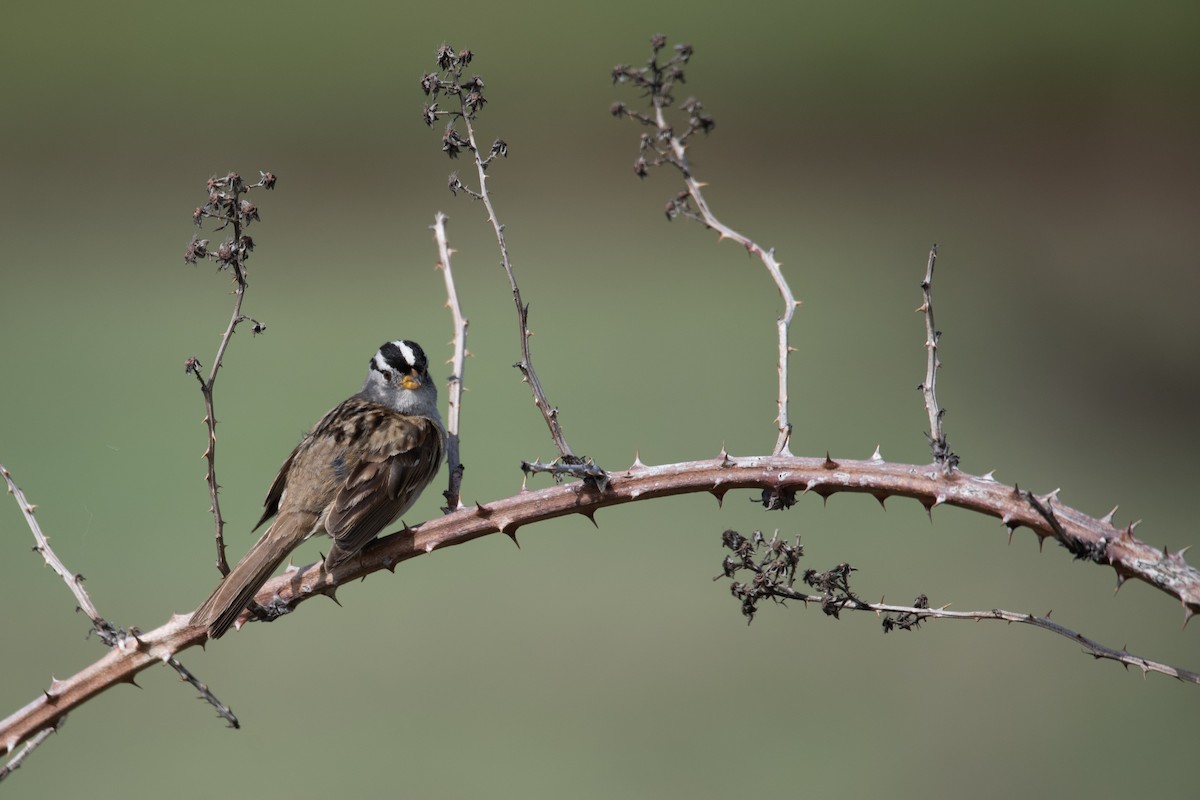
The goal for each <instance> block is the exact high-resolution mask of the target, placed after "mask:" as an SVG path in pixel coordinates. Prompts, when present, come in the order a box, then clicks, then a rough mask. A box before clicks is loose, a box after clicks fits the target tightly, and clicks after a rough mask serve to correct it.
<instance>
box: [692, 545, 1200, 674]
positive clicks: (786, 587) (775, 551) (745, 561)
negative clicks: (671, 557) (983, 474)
mask: <svg viewBox="0 0 1200 800" xmlns="http://www.w3.org/2000/svg"><path fill="white" fill-rule="evenodd" d="M721 540H722V544H723V545H724V546H725V548H726V549H728V550H730V551H732V552H733V555H732V556H726V557H725V560H724V562H723V563H722V569H721V574H720V575H717V576H716V577H715V578H713V580H714V581H715V580H720V579H721V578H731V579H734V578H737V576H738V573H739V572H743V571H747V572H750V573H752V574H753V576H754V577H753V579H752V580H750V581H748V582H742V581H738V580H733V581H732V582H731V583H730V585H729V590H730V593H731V594H732V595H733V596H734V597H735V598H737V599H738V600H739V601H740V602H741V604H742V615H743V616H745V617H746V621H747V623H750V622H753V620H754V615H755V614H756V613H758V604H759V603H760V602H761V601H762V600H764V599H769V600H774V601H775V602H777V603H780V604H783V602H784V601H786V600H799V601H800V602H802V603H804V605H805V607H807V606H808V604H809V603H815V604H817V605H819V606H820V607H821V610H822V611H823V612H824V613H825V614H826V615H827V616H831V617H833V618H835V619H837V618H839V617H840V614H841V612H842V611H847V610H848V611H873V612H874V613H875V615H876V616H877V617H880V618H881V621H882V624H883V631H884V633H888V632H890V631H894V630H902V631H912V630H916V629H917V628H919V627H920V626H921V623H922V622H924V621H925V620H927V619H957V620H973V621H976V622H978V621H980V620H995V621H1002V622H1010V623H1012V622H1015V623H1019V624H1022V625H1032V626H1034V627H1036V628H1041V629H1042V630H1046V631H1050V632H1051V633H1055V634H1058V635H1059V636H1063V637H1065V638H1067V639H1070V640H1071V641H1073V642H1076V643H1077V644H1079V645H1080V646H1082V647H1083V650H1084V652H1085V653H1087V654H1089V655H1091V656H1092V657H1093V658H1096V659H1107V660H1111V661H1116V662H1118V663H1119V664H1122V665H1123V666H1124V667H1125V668H1126V669H1128V668H1129V667H1131V666H1132V667H1137V668H1138V669H1140V670H1141V671H1142V674H1143V675H1145V674H1146V673H1148V672H1158V673H1161V674H1163V675H1169V676H1170V677H1172V678H1175V679H1177V680H1180V681H1183V682H1185V683H1193V684H1200V673H1196V672H1191V671H1189V670H1186V669H1179V668H1177V667H1173V666H1171V665H1169V664H1163V663H1160V662H1158V661H1151V660H1150V659H1147V658H1142V657H1141V656H1137V655H1134V654H1132V653H1130V652H1128V651H1126V650H1114V649H1113V648H1111V647H1106V646H1104V645H1102V644H1100V643H1099V642H1096V641H1094V640H1092V639H1089V638H1087V637H1086V636H1083V635H1082V634H1079V633H1076V632H1075V631H1073V630H1071V629H1070V628H1067V627H1065V626H1063V625H1059V624H1058V623H1057V622H1054V621H1052V620H1051V619H1050V617H1049V615H1048V614H1047V615H1046V616H1044V617H1038V616H1034V615H1033V614H1024V613H1020V612H1015V611H1004V610H1003V609H999V608H993V609H991V610H990V611H950V610H948V609H949V606H942V607H940V608H930V607H929V598H927V597H926V596H925V595H923V594H922V595H918V596H917V599H916V600H914V601H913V604H912V605H910V606H901V605H891V604H888V603H884V602H883V600H880V601H879V602H878V603H870V602H867V601H865V600H863V599H862V598H860V597H858V596H857V595H856V594H855V593H854V592H853V591H852V590H851V589H850V575H851V573H853V572H857V570H856V569H855V568H854V567H852V566H850V565H849V564H845V563H842V564H839V565H837V566H836V567H834V568H832V569H830V570H826V571H824V572H819V571H817V570H814V569H809V570H805V571H804V572H803V573H801V572H800V571H799V564H800V559H801V558H803V557H804V546H803V545H802V544H800V538H799V537H796V541H795V542H794V543H792V544H789V543H788V542H786V541H784V540H781V539H780V538H779V531H776V532H775V535H774V536H772V537H771V538H770V539H767V538H766V537H764V536H763V534H762V531H755V532H754V535H753V536H752V537H751V538H746V537H745V536H742V535H741V534H740V533H738V532H737V531H733V530H727V531H725V532H724V533H723V534H721ZM797 578H801V579H802V580H803V581H804V583H806V584H807V585H809V586H812V587H813V588H816V589H820V590H821V594H812V593H809V592H803V591H799V590H797V589H795V588H794V586H795V582H796V579H797Z"/></svg>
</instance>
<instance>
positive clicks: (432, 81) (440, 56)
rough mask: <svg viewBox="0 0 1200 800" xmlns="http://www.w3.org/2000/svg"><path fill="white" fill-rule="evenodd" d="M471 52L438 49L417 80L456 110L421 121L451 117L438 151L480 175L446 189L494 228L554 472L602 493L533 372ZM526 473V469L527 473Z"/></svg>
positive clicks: (428, 111) (598, 476) (498, 144)
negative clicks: (470, 70)
mask: <svg viewBox="0 0 1200 800" xmlns="http://www.w3.org/2000/svg"><path fill="white" fill-rule="evenodd" d="M473 58H474V54H473V53H472V52H471V51H470V50H462V51H460V52H457V53H456V52H455V51H454V48H453V47H451V46H450V45H448V44H443V45H442V46H441V47H439V48H438V52H437V62H438V68H439V70H440V72H441V74H440V75H439V74H438V73H436V72H431V73H427V74H425V75H423V76H422V77H421V89H422V90H423V91H424V92H425V94H426V96H429V97H431V98H432V99H433V100H437V97H438V94H439V93H441V92H444V93H445V94H447V95H451V96H455V97H457V98H458V103H459V107H458V110H452V111H443V110H441V109H439V108H438V104H437V103H436V102H434V103H432V104H427V105H425V107H424V108H423V109H422V118H423V119H424V120H425V123H426V124H427V125H429V126H430V127H432V126H433V124H434V122H435V121H436V120H437V119H439V118H441V117H447V116H448V117H450V118H451V121H450V122H449V124H448V125H447V126H446V130H445V132H444V133H443V135H442V151H443V152H445V153H446V155H448V156H449V157H450V158H457V157H458V155H459V153H460V152H461V151H462V149H463V148H466V149H467V150H470V151H471V154H472V156H473V157H474V161H475V169H476V172H477V173H478V176H479V191H478V192H475V191H471V190H470V189H469V188H467V186H466V185H464V184H463V182H462V181H461V180H460V179H459V177H458V175H457V174H452V175H451V176H450V180H449V188H450V191H452V192H455V193H457V192H458V190H460V189H462V190H463V191H465V192H466V193H467V194H469V195H470V196H471V197H473V198H475V199H477V200H482V201H483V205H484V207H485V208H486V209H487V215H488V222H490V223H491V225H492V230H493V231H494V232H495V235H496V243H497V245H499V247H500V262H501V265H502V266H503V267H504V272H505V274H506V275H507V276H508V285H509V288H510V289H511V290H512V298H513V303H514V305H515V306H516V309H517V328H518V333H519V336H520V341H521V360H520V361H519V362H517V363H516V364H514V365H513V366H514V367H516V368H517V369H519V370H520V371H521V377H522V380H524V381H525V382H526V383H528V384H529V389H530V391H531V392H532V393H533V402H534V404H535V405H536V406H537V407H538V410H539V411H541V412H542V417H543V418H544V419H545V420H546V426H547V427H548V428H549V429H550V437H551V439H553V440H554V446H555V447H556V448H557V449H558V453H559V457H560V459H561V462H562V464H563V466H565V467H570V468H571V469H570V470H562V471H561V474H560V472H556V473H555V478H556V479H559V480H561V477H562V474H573V475H576V476H582V477H583V478H584V479H585V481H586V482H587V483H588V484H589V485H591V486H594V487H596V488H598V489H600V490H601V491H603V489H604V485H605V473H604V470H602V469H601V468H600V467H598V466H596V465H595V464H593V463H592V462H591V461H590V460H589V459H588V458H587V457H586V456H578V455H575V452H574V451H573V450H572V449H571V447H570V445H568V444H567V440H566V437H565V436H564V435H563V431H562V425H561V424H559V421H558V408H557V407H555V406H552V405H550V401H549V400H547V399H546V392H545V390H544V389H543V388H542V382H541V380H540V379H539V378H538V374H537V370H535V369H534V366H533V354H532V353H531V352H530V349H529V338H530V337H531V336H533V332H532V331H530V330H529V305H528V304H527V303H526V302H525V301H524V300H523V299H522V297H521V289H520V286H518V284H517V277H516V273H515V272H514V271H513V265H512V260H511V259H510V258H509V255H508V243H507V242H506V241H505V238H504V226H503V225H502V224H500V219H499V217H497V216H496V209H495V208H494V207H493V205H492V198H491V195H490V194H489V193H488V188H487V178H488V175H487V169H488V166H489V165H490V164H491V162H492V161H493V160H495V159H496V158H497V157H506V156H507V155H508V144H507V143H506V142H505V141H504V140H503V139H496V140H495V141H494V142H493V143H492V147H491V150H490V151H489V153H488V155H487V156H486V157H484V156H483V154H482V153H481V152H480V150H479V146H478V144H477V143H476V137H475V126H474V121H475V116H476V114H477V113H478V112H479V111H480V110H481V109H482V108H483V107H484V105H486V103H487V99H486V98H485V97H484V96H483V86H484V84H483V79H482V78H480V77H479V76H478V75H476V76H473V77H472V78H470V79H469V80H466V81H463V80H462V76H463V71H464V70H465V69H466V68H467V66H468V65H469V64H470V63H471V60H472V59H473ZM458 120H461V121H462V123H463V127H464V128H465V130H466V134H467V136H466V138H465V139H464V138H463V137H462V135H461V134H459V133H458V131H457V130H456V129H455V127H454V124H455V122H456V121H458ZM526 467H527V463H524V462H523V463H522V469H526ZM526 472H528V469H526Z"/></svg>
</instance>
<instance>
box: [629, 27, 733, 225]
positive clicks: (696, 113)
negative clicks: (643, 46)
mask: <svg viewBox="0 0 1200 800" xmlns="http://www.w3.org/2000/svg"><path fill="white" fill-rule="evenodd" d="M666 44H667V39H666V37H665V36H663V35H662V34H655V35H654V36H652V37H651V38H650V46H651V55H650V60H649V61H647V62H646V66H644V67H631V66H629V65H628V64H618V65H617V66H615V67H613V70H612V80H613V83H614V84H617V83H630V84H632V85H634V86H636V87H638V88H640V89H641V90H642V94H643V96H644V97H648V98H649V100H650V105H651V107H652V108H653V109H654V114H653V115H650V114H645V113H643V112H641V111H637V110H635V109H631V108H629V106H627V105H626V104H625V103H622V102H616V103H613V104H612V106H610V107H609V111H610V112H611V113H612V115H613V116H614V117H618V118H620V117H624V118H626V119H631V120H634V121H635V122H640V123H642V124H643V125H646V126H649V127H652V128H654V129H655V130H654V132H653V133H651V132H644V133H643V134H642V135H641V138H640V139H639V142H638V157H637V159H635V160H634V162H633V171H634V174H636V175H637V176H638V177H639V178H645V177H646V176H647V175H649V174H650V168H651V167H661V166H663V165H664V164H670V165H671V166H674V167H676V168H677V169H678V170H679V171H680V172H682V173H683V175H684V177H691V170H690V168H689V167H688V164H687V160H686V159H685V158H684V157H683V156H682V149H683V148H684V147H686V146H687V141H688V138H689V137H691V135H692V134H693V133H696V132H697V131H700V132H702V133H704V134H708V133H711V132H712V130H713V129H714V128H715V127H716V125H717V123H716V121H715V120H714V119H713V118H712V116H711V115H709V114H707V113H705V111H704V104H703V103H701V102H700V101H699V100H697V99H696V98H695V97H689V98H687V99H686V100H684V102H683V104H682V105H681V106H680V110H681V111H683V113H684V114H685V115H686V124H685V125H684V127H683V132H682V133H678V134H677V133H676V132H675V128H674V126H672V125H670V124H667V123H665V122H664V119H663V116H662V109H664V108H667V107H669V106H672V105H674V104H675V96H674V94H673V92H674V90H675V86H676V85H677V84H681V83H687V76H686V75H685V73H684V65H685V64H687V62H688V60H689V59H691V57H692V54H693V52H694V51H693V50H692V46H691V45H688V44H677V45H675V47H674V50H673V53H672V55H671V56H670V57H669V58H667V59H666V60H665V61H661V62H660V53H661V51H662V49H663V48H664V47H666ZM691 197H692V196H691V192H690V191H688V190H686V189H685V190H683V191H681V192H679V194H677V195H676V196H675V197H674V198H672V199H671V200H670V201H668V203H667V207H666V214H667V219H675V218H676V217H679V216H685V217H689V218H691V219H696V220H700V221H703V218H702V216H701V214H700V213H699V212H698V211H697V209H696V208H694V207H693V205H692V202H691Z"/></svg>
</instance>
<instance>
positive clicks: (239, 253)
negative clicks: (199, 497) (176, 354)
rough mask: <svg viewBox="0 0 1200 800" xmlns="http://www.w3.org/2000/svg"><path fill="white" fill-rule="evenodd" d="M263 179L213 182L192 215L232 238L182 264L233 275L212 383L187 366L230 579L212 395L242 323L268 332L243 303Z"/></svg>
mask: <svg viewBox="0 0 1200 800" xmlns="http://www.w3.org/2000/svg"><path fill="white" fill-rule="evenodd" d="M259 174H260V175H261V178H260V179H259V181H258V183H255V184H249V185H247V184H246V182H245V181H244V180H242V177H241V176H240V175H238V174H237V173H236V172H231V173H229V174H228V175H226V176H225V177H223V178H210V179H209V181H208V191H209V195H208V202H207V203H205V204H204V205H203V206H201V207H199V208H197V209H196V210H195V211H194V212H193V214H192V219H193V221H194V222H195V223H196V225H200V224H201V223H202V221H203V220H204V219H205V218H213V219H219V220H221V224H220V225H219V226H218V227H217V230H218V231H219V230H223V229H224V228H226V227H230V226H232V228H233V234H232V236H231V237H230V238H229V239H228V240H227V241H225V242H223V243H222V244H221V245H220V246H219V247H218V249H217V251H216V252H215V253H214V252H210V251H209V250H208V248H207V245H208V241H207V240H199V239H196V238H193V239H192V243H191V244H190V245H188V248H187V250H186V251H185V252H184V257H183V258H184V261H186V262H188V263H190V264H194V263H196V260H197V259H198V258H213V259H215V260H216V261H217V263H218V265H219V267H221V268H224V267H229V268H230V270H232V272H233V281H234V288H233V295H234V299H233V313H232V314H231V315H230V317H229V324H228V325H226V326H225V332H224V333H223V334H222V335H221V342H220V344H219V345H217V354H216V356H215V357H214V358H213V362H212V368H211V369H209V371H208V377H207V378H205V377H204V376H203V375H202V374H201V369H202V367H201V364H200V360H199V359H198V358H196V357H195V356H193V357H191V358H188V359H187V360H186V361H185V362H184V371H185V372H188V373H191V374H192V375H195V376H196V380H197V381H199V382H200V394H201V395H202V396H203V398H204V424H205V427H206V428H207V430H208V442H207V447H205V449H204V453H203V455H202V456H201V457H202V458H204V459H205V461H206V466H205V473H204V480H205V482H206V483H207V484H208V495H209V500H210V502H211V507H210V509H209V510H210V511H211V512H212V515H213V526H214V528H215V533H214V536H215V540H216V548H217V561H216V564H217V570H219V571H220V573H221V575H222V576H225V575H228V574H229V561H228V560H227V559H226V557H225V518H224V517H223V516H221V500H220V496H219V492H220V488H221V486H220V484H219V483H218V482H217V415H216V411H215V410H214V406H213V391H214V389H215V387H216V382H217V374H218V373H219V372H220V370H221V366H222V365H223V364H224V360H225V351H226V350H228V349H229V342H230V340H232V339H233V334H234V332H235V331H236V330H237V326H238V325H240V324H241V323H243V322H252V323H254V333H255V334H259V333H262V332H263V331H264V330H266V327H267V326H266V325H263V324H262V323H261V322H259V321H258V320H255V319H252V318H250V317H247V316H245V315H243V314H242V301H243V300H244V299H245V296H246V287H247V285H248V283H247V280H246V259H247V258H249V257H250V252H251V251H252V250H253V249H254V240H253V239H251V238H250V237H249V236H247V235H246V234H245V233H244V232H243V231H244V229H245V228H246V227H247V226H249V225H250V223H251V222H253V221H256V220H258V218H259V217H258V208H257V207H256V206H255V205H254V204H253V203H251V202H249V201H248V200H243V199H242V195H243V194H245V193H246V192H248V191H249V190H251V189H258V188H265V189H268V190H270V189H274V188H275V180H276V179H275V175H274V174H272V173H270V172H260V173H259Z"/></svg>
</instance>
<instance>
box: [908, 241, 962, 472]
mask: <svg viewBox="0 0 1200 800" xmlns="http://www.w3.org/2000/svg"><path fill="white" fill-rule="evenodd" d="M936 263H937V244H934V245H933V246H932V247H931V248H929V262H928V264H927V265H926V267H925V278H924V279H923V280H922V281H921V294H922V299H923V302H922V303H921V305H920V306H918V307H917V311H918V312H919V313H922V314H924V315H925V350H926V354H927V358H926V363H925V381H924V383H921V384H920V385H919V386H917V388H918V389H919V390H920V391H921V394H922V395H923V396H924V398H925V411H926V413H928V415H929V447H930V450H931V451H932V452H933V462H934V463H935V464H937V465H938V466H939V467H941V468H942V472H944V473H945V474H947V475H948V474H950V473H951V472H953V471H954V469H955V467H957V466H958V456H957V455H955V454H954V453H953V452H952V451H951V450H950V440H949V439H947V438H946V434H945V433H944V432H943V431H942V417H944V416H945V415H946V409H944V408H942V407H941V406H939V405H938V400H937V371H938V368H939V367H940V366H941V365H942V362H941V361H939V360H938V342H939V341H940V340H941V338H942V332H941V331H939V330H938V329H937V325H935V324H934V321H933V267H934V265H935V264H936Z"/></svg>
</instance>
